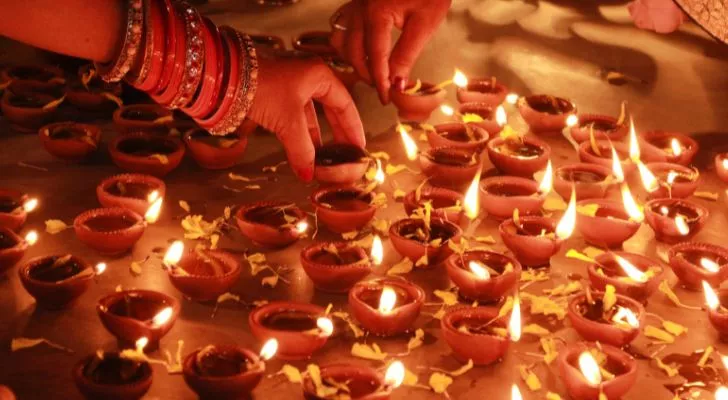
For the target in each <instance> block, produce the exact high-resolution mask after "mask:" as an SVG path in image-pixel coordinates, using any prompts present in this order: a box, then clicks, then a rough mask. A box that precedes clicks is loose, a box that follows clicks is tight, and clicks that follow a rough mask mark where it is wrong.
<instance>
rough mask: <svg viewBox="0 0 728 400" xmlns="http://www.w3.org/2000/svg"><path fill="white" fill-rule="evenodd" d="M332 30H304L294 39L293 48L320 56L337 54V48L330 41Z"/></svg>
mask: <svg viewBox="0 0 728 400" xmlns="http://www.w3.org/2000/svg"><path fill="white" fill-rule="evenodd" d="M330 38H331V32H328V31H310V32H304V33H302V34H300V35H298V36H297V37H295V38H294V39H293V48H294V49H295V50H298V51H302V52H304V53H310V54H316V55H318V56H335V55H336V49H335V48H334V46H332V45H331V42H330Z"/></svg>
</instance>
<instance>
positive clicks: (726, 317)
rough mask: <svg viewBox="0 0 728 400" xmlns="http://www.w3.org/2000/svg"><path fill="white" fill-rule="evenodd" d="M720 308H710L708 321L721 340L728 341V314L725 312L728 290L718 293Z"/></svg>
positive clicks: (727, 303) (727, 304)
mask: <svg viewBox="0 0 728 400" xmlns="http://www.w3.org/2000/svg"><path fill="white" fill-rule="evenodd" d="M717 295H718V301H719V302H720V307H719V308H718V309H717V310H713V309H711V308H708V320H709V321H710V324H711V325H713V328H715V330H717V331H718V333H719V335H720V340H721V341H723V342H726V341H728V312H725V309H726V306H728V289H721V290H719V291H718V293H717Z"/></svg>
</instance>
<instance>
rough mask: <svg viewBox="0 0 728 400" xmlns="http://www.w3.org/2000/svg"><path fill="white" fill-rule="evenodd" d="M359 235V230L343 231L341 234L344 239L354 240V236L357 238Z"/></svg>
mask: <svg viewBox="0 0 728 400" xmlns="http://www.w3.org/2000/svg"><path fill="white" fill-rule="evenodd" d="M357 236H359V232H358V231H352V232H345V233H342V234H341V237H342V238H343V239H344V240H353V239H354V238H356V237H357Z"/></svg>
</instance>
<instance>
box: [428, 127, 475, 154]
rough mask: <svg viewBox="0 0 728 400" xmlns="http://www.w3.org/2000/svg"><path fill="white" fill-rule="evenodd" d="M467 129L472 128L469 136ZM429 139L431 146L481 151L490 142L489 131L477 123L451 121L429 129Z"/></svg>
mask: <svg viewBox="0 0 728 400" xmlns="http://www.w3.org/2000/svg"><path fill="white" fill-rule="evenodd" d="M466 129H469V130H470V135H472V138H471V137H470V136H468V133H467V131H466ZM427 141H428V142H429V143H430V146H431V147H453V148H458V149H465V150H468V151H471V152H473V153H480V152H482V151H483V150H484V149H485V145H486V144H487V143H488V132H486V131H485V130H484V129H483V128H481V127H479V126H477V125H471V124H467V125H466V124H464V123H462V122H450V123H446V124H439V125H435V130H434V131H433V130H429V129H428V130H427Z"/></svg>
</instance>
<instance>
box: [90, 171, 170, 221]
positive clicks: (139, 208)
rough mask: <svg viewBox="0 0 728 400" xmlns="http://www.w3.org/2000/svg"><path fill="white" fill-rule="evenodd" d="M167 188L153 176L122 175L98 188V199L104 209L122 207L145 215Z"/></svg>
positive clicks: (112, 178)
mask: <svg viewBox="0 0 728 400" xmlns="http://www.w3.org/2000/svg"><path fill="white" fill-rule="evenodd" d="M166 190H167V186H166V185H165V184H164V182H163V181H162V180H161V179H158V178H155V177H153V176H151V175H142V174H121V175H114V176H111V177H109V178H106V179H104V180H103V181H101V183H99V185H98V186H96V197H97V198H98V200H99V203H101V205H102V206H104V207H121V208H126V209H129V210H132V211H134V212H135V213H137V214H139V215H144V214H145V213H146V212H147V210H149V206H150V205H151V204H152V203H153V202H154V201H155V200H157V199H158V198H164V195H165V193H166Z"/></svg>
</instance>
